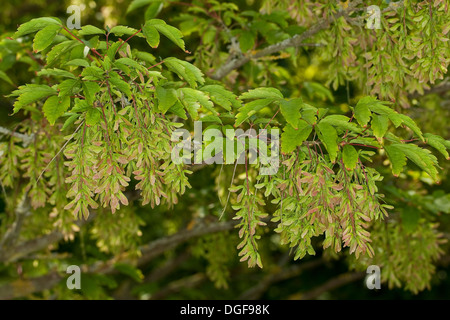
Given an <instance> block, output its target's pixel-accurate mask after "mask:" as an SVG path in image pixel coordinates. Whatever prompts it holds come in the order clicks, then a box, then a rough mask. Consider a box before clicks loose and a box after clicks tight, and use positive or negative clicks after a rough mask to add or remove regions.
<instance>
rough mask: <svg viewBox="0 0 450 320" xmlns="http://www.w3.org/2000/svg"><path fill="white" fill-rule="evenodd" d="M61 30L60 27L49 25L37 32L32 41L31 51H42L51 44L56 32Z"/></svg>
mask: <svg viewBox="0 0 450 320" xmlns="http://www.w3.org/2000/svg"><path fill="white" fill-rule="evenodd" d="M61 29H62V27H61V26H60V25H57V24H50V25H48V26H46V27H45V28H44V29H42V30H40V31H38V33H36V35H35V36H34V39H33V50H34V51H36V52H39V51H42V50H44V49H45V48H47V47H48V46H49V45H51V44H52V42H53V40H54V39H55V37H56V35H57V34H58V32H59V31H60V30H61Z"/></svg>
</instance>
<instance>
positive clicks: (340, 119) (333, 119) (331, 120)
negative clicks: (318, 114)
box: [320, 115, 362, 133]
mask: <svg viewBox="0 0 450 320" xmlns="http://www.w3.org/2000/svg"><path fill="white" fill-rule="evenodd" d="M320 122H321V123H327V124H329V125H331V126H333V127H337V128H341V129H342V130H349V131H353V132H356V133H359V132H361V131H362V130H361V128H360V127H358V125H357V124H356V123H353V122H350V118H348V117H346V116H342V115H330V116H326V117H324V118H323V119H322V120H321V121H320Z"/></svg>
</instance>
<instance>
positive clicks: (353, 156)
mask: <svg viewBox="0 0 450 320" xmlns="http://www.w3.org/2000/svg"><path fill="white" fill-rule="evenodd" d="M342 160H343V162H344V165H345V168H347V170H353V169H355V168H356V164H357V163H358V151H356V149H355V148H354V147H353V146H352V145H349V144H346V145H344V147H343V148H342Z"/></svg>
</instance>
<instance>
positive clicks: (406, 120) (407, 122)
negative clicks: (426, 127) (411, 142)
mask: <svg viewBox="0 0 450 320" xmlns="http://www.w3.org/2000/svg"><path fill="white" fill-rule="evenodd" d="M398 116H399V117H400V119H402V121H403V124H404V125H405V126H407V127H408V128H409V129H411V130H412V132H414V133H415V134H416V136H418V137H419V138H420V140H422V141H425V139H424V138H423V134H422V130H420V128H419V127H418V126H417V124H416V123H415V122H414V120H413V119H411V118H410V117H408V116H407V115H404V114H398Z"/></svg>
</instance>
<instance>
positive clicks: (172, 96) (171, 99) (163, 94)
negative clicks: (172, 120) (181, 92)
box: [155, 86, 178, 113]
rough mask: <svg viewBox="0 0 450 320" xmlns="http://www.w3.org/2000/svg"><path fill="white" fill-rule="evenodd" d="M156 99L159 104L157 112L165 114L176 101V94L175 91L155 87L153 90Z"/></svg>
mask: <svg viewBox="0 0 450 320" xmlns="http://www.w3.org/2000/svg"><path fill="white" fill-rule="evenodd" d="M155 93H156V97H157V98H158V102H159V111H161V112H162V113H166V112H167V110H169V109H170V108H171V107H172V106H173V105H174V104H175V102H177V101H178V97H177V93H176V91H175V89H172V88H169V89H165V88H164V87H162V86H157V87H156V89H155Z"/></svg>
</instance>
